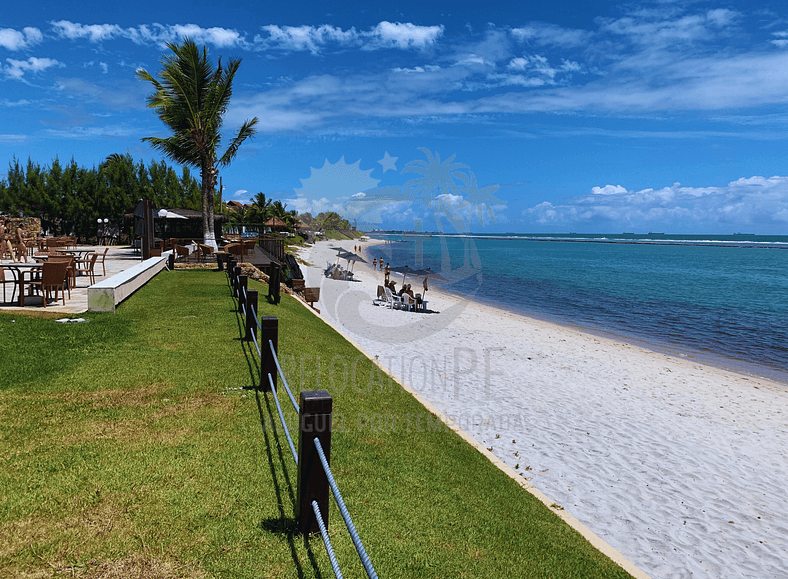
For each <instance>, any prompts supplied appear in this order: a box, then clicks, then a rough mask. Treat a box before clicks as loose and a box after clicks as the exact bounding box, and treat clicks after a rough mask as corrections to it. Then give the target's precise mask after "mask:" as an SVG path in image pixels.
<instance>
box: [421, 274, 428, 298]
mask: <svg viewBox="0 0 788 579" xmlns="http://www.w3.org/2000/svg"><path fill="white" fill-rule="evenodd" d="M421 285H422V286H424V293H425V294H426V293H427V276H424V281H422V282H421Z"/></svg>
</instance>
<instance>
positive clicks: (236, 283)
mask: <svg viewBox="0 0 788 579" xmlns="http://www.w3.org/2000/svg"><path fill="white" fill-rule="evenodd" d="M240 277H241V266H240V265H236V266H235V267H234V268H233V295H234V296H235V297H238V289H239V286H240V283H239V281H238V279H239V278H240Z"/></svg>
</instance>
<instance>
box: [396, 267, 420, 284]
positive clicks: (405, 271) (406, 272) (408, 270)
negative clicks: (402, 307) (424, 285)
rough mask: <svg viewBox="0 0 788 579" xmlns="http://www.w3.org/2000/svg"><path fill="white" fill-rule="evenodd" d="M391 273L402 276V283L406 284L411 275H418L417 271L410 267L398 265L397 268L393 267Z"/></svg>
mask: <svg viewBox="0 0 788 579" xmlns="http://www.w3.org/2000/svg"><path fill="white" fill-rule="evenodd" d="M391 271H393V272H396V273H401V274H402V283H405V278H406V277H408V275H409V274H410V275H416V273H417V272H418V270H417V269H413V268H412V267H410V266H409V265H398V266H397V267H392V268H391Z"/></svg>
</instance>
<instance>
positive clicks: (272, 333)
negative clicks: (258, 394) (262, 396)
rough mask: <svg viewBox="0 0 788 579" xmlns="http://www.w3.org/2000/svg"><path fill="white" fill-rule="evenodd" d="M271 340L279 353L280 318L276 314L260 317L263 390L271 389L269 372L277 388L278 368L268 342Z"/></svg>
mask: <svg viewBox="0 0 788 579" xmlns="http://www.w3.org/2000/svg"><path fill="white" fill-rule="evenodd" d="M268 340H271V342H273V344H274V352H276V355H277V356H278V355H279V318H277V317H275V316H263V317H262V318H260V389H261V390H262V391H263V392H270V391H271V384H269V383H268V374H269V373H270V374H271V380H272V381H273V383H274V388H277V382H276V377H277V376H278V373H277V370H276V362H274V354H273V353H272V352H271V346H270V345H269V344H268Z"/></svg>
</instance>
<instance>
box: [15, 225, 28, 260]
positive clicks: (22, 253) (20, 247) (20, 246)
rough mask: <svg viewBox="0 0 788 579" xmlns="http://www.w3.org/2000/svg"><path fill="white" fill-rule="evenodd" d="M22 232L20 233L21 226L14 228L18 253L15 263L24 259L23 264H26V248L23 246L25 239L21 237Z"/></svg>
mask: <svg viewBox="0 0 788 579" xmlns="http://www.w3.org/2000/svg"><path fill="white" fill-rule="evenodd" d="M23 234H24V232H23V231H22V227H21V226H17V228H16V250H17V251H18V252H19V255H18V256H17V261H22V258H23V257H24V258H25V263H27V246H26V245H25V238H24V237H23Z"/></svg>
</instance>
